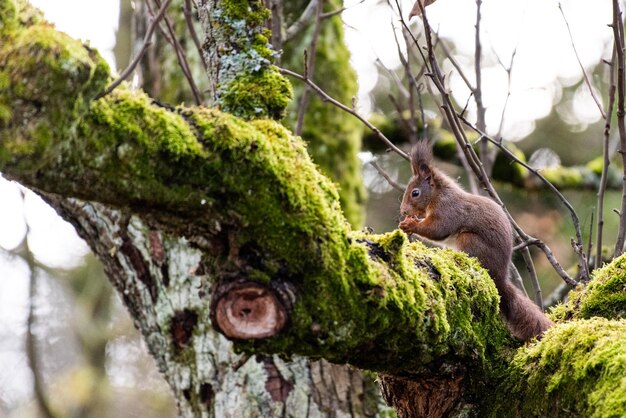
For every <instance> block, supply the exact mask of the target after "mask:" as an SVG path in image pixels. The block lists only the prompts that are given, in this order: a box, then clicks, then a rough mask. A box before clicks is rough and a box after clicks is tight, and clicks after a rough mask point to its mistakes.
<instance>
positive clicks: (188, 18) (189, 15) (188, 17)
mask: <svg viewBox="0 0 626 418" xmlns="http://www.w3.org/2000/svg"><path fill="white" fill-rule="evenodd" d="M183 13H184V14H185V22H186V23H187V28H188V29H189V34H190V35H191V39H192V40H193V43H194V45H195V46H196V49H197V50H198V55H199V56H200V61H201V62H202V66H203V67H204V69H205V70H206V68H207V63H206V60H205V59H204V52H203V51H202V42H200V38H198V33H197V32H196V28H195V26H194V24H193V12H192V5H191V0H185V6H184V8H183Z"/></svg>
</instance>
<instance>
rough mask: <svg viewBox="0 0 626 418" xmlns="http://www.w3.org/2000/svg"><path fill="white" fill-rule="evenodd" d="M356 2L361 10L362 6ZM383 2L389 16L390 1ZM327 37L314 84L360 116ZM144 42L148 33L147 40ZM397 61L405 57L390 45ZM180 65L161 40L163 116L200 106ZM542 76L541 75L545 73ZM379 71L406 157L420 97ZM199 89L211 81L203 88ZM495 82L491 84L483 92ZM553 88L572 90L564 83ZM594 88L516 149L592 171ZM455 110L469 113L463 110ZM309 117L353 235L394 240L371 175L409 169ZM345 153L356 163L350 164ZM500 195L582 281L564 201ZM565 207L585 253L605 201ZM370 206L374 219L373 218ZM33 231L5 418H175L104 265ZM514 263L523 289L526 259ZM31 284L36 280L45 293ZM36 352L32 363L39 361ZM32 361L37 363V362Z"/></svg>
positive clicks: (156, 60) (376, 112)
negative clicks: (42, 244) (590, 98)
mask: <svg viewBox="0 0 626 418" xmlns="http://www.w3.org/2000/svg"><path fill="white" fill-rule="evenodd" d="M372 1H376V0H372ZM352 3H353V6H352V7H359V5H360V3H357V2H352ZM379 3H380V4H381V5H384V4H385V3H386V2H382V1H381V2H379ZM174 4H175V10H177V11H178V13H171V15H172V16H173V17H174V16H176V19H175V20H176V22H175V23H176V24H177V25H178V26H177V27H181V26H182V24H183V23H182V21H183V19H184V16H183V14H182V12H180V11H181V10H182V4H183V2H182V1H178V2H177V1H175V2H174ZM307 4H308V1H304V0H299V1H297V2H286V3H285V16H286V19H287V23H289V22H290V21H291V22H293V21H295V19H297V17H298V16H299V11H301V10H302V9H303V8H304V7H306V5H307ZM145 5H146V3H145V1H144V0H141V1H135V2H133V3H132V4H131V2H130V1H129V0H121V1H120V10H121V13H120V18H119V30H118V33H117V44H116V47H115V49H114V53H115V57H116V60H117V67H118V68H120V69H122V68H124V67H125V66H126V65H127V63H128V61H129V57H130V56H131V55H132V54H133V52H132V51H136V49H137V44H136V41H134V39H135V35H134V31H137V26H138V25H139V26H140V25H141V22H142V17H141V16H142V15H141V13H144V14H145V13H147V12H146V10H145V9H146V8H145ZM340 7H341V2H340V1H339V0H332V1H328V2H327V3H326V6H325V9H324V12H329V11H332V10H336V9H338V8H340ZM173 10H174V9H173ZM138 14H139V17H138ZM143 18H144V19H145V16H143ZM472 18H473V17H472ZM324 25H325V26H324V32H323V33H322V35H321V36H320V39H321V41H320V44H319V45H318V46H317V47H318V49H319V55H318V56H317V59H318V63H317V65H318V66H320V67H319V68H321V69H320V71H316V74H315V75H314V77H313V78H314V80H316V81H318V82H319V83H320V84H321V85H322V86H323V87H324V88H325V89H326V90H327V91H328V93H329V94H330V95H331V96H333V97H335V98H338V99H340V100H341V101H342V102H344V103H349V102H350V100H351V98H352V97H353V96H354V95H356V94H357V92H356V89H357V83H356V78H355V74H354V72H353V71H352V70H351V69H349V68H348V67H347V63H348V60H349V51H347V50H345V49H341V48H340V49H339V50H337V49H325V44H333V43H339V44H341V45H343V32H342V31H341V30H339V29H338V26H337V25H340V21H339V20H337V19H336V20H333V21H332V23H328V24H326V23H324ZM312 30H313V25H310V26H309V27H308V28H307V29H306V31H305V32H303V33H302V34H301V35H300V36H299V37H296V38H295V39H294V40H293V41H292V43H291V44H287V45H285V47H284V55H283V56H282V57H281V60H282V64H284V65H286V66H287V65H289V68H295V69H298V70H299V71H302V65H301V63H302V62H303V61H302V60H303V56H302V50H303V49H304V48H306V47H307V45H310V40H311V38H310V37H311V33H310V32H311V31H312ZM136 33H141V30H139V31H138V32H136ZM472 36H473V34H472ZM157 39H161V38H157ZM441 42H445V43H446V45H447V48H448V49H449V50H450V51H452V53H453V54H455V43H454V40H450V39H442V40H441ZM184 47H185V49H186V50H189V54H188V55H189V57H194V56H195V57H196V58H195V59H194V58H191V60H192V64H193V65H192V67H193V68H194V69H195V70H196V71H198V74H201V73H202V70H201V68H200V65H199V60H198V59H197V55H194V53H193V45H192V44H191V42H190V41H189V40H188V42H187V43H186V44H185V45H184ZM390 48H396V46H395V45H390ZM329 51H334V52H333V53H335V54H338V55H333V54H332V53H330V52H329ZM337 51H339V52H337ZM458 54H459V59H460V60H463V59H464V60H465V61H468V62H471V59H472V57H471V56H462V53H460V52H459V53H458ZM485 54H489V52H485ZM440 60H441V61H442V62H445V60H446V57H445V56H444V55H443V54H442V56H441V57H440ZM175 61H176V60H175V59H174V57H173V56H172V54H170V53H169V52H168V50H167V45H166V44H165V42H164V41H163V40H162V39H161V40H160V41H157V42H155V43H154V45H153V49H152V50H151V52H150V53H149V54H147V55H146V57H145V59H144V62H143V63H142V66H141V69H142V70H141V76H140V78H141V83H142V85H144V87H145V88H146V89H147V90H148V91H149V92H150V93H151V95H153V97H155V98H156V99H157V100H161V101H163V102H165V103H178V102H180V101H184V102H186V103H192V102H193V100H192V99H191V96H190V91H189V90H188V89H187V85H186V83H185V82H184V80H182V78H181V75H180V72H179V71H178V68H177V65H178V64H177V63H176V62H175ZM537 65H541V62H538V63H537ZM606 67H607V66H606V64H604V63H603V62H602V61H599V62H598V63H597V65H595V66H594V67H593V68H590V69H589V72H590V77H591V78H592V80H593V81H594V85H595V87H596V88H597V90H598V91H599V92H601V93H600V94H601V95H602V96H603V97H605V98H606V92H607V91H608V77H607V68H606ZM376 68H377V71H378V74H377V77H376V80H377V81H376V84H375V86H374V87H373V89H372V90H371V91H370V92H369V96H370V98H371V100H370V102H371V109H370V110H371V116H370V119H371V120H372V121H373V122H374V123H375V124H376V125H377V126H379V127H380V128H381V129H382V130H383V131H385V133H387V134H388V136H389V137H390V138H393V139H394V141H395V142H397V143H398V144H399V145H400V146H402V147H404V148H405V149H408V147H409V146H410V144H409V141H408V140H407V137H408V136H407V132H405V130H406V129H405V126H404V125H403V124H402V123H401V122H399V120H401V119H403V118H404V119H406V118H407V113H406V112H407V107H406V100H405V99H403V97H405V93H404V92H403V89H405V88H406V86H407V84H408V80H407V78H406V74H405V72H404V70H403V69H402V68H392V69H388V68H385V67H384V66H382V65H378V66H377V67H376ZM468 68H470V67H468ZM196 79H198V80H203V79H204V78H203V77H202V76H201V75H198V76H197V77H196ZM292 81H293V80H292ZM488 82H489V81H488V80H485V83H488ZM554 83H556V84H558V83H561V82H560V81H559V80H555V81H554ZM293 84H294V87H295V88H296V98H295V100H294V105H293V106H292V109H291V111H290V114H289V116H288V117H287V119H286V121H285V124H286V125H288V126H290V127H292V128H294V129H295V127H296V125H297V115H298V110H297V104H298V103H300V102H301V99H302V94H303V91H304V90H303V88H302V85H301V84H299V83H298V82H297V81H293ZM585 88H586V86H585V85H584V82H583V81H582V79H580V80H579V81H577V82H575V83H569V82H568V83H561V84H560V85H559V86H558V89H559V90H560V94H559V95H557V99H556V100H555V101H554V103H553V106H552V109H551V111H550V112H549V114H548V115H547V116H546V117H544V118H541V119H539V120H537V121H536V123H535V127H534V129H533V130H532V131H531V132H530V133H529V134H528V135H526V136H525V137H523V138H522V139H520V140H518V141H516V142H515V144H514V145H515V146H516V147H518V148H519V150H521V151H522V152H523V153H524V155H525V156H526V158H527V159H528V158H530V156H531V155H532V154H533V153H534V152H535V151H536V150H538V149H541V148H549V149H551V150H552V151H553V155H556V156H558V159H559V164H560V165H563V166H578V165H585V164H587V163H589V161H591V160H593V159H594V158H595V157H597V156H599V155H600V154H601V150H602V131H603V129H604V121H602V120H599V121H593V122H584V121H581V119H580V118H579V117H577V114H576V111H575V106H576V102H577V100H579V99H580V95H581V91H583V90H584V89H585ZM503 94H505V92H503ZM392 99H393V100H392ZM394 100H395V103H394ZM422 100H423V102H422V105H423V107H424V108H425V114H426V115H428V117H429V131H428V136H430V137H431V138H434V139H437V138H444V137H447V136H449V133H447V132H446V130H445V126H441V125H442V123H441V119H440V117H439V116H438V112H437V108H436V103H435V101H434V100H432V99H430V98H429V96H428V95H427V94H424V95H423V96H422ZM605 100H606V99H605ZM457 104H458V106H459V107H462V106H463V105H464V103H457ZM308 106H309V107H308V113H307V114H305V119H304V125H303V128H302V131H301V132H302V136H303V138H304V139H305V140H308V141H310V142H311V154H312V155H313V158H314V159H315V161H316V162H317V163H318V164H319V165H320V166H321V168H322V170H324V171H325V172H326V173H328V174H329V175H330V176H332V177H333V178H334V179H335V181H337V182H338V184H340V185H341V186H342V187H343V191H344V193H347V195H348V196H347V197H346V196H343V195H342V199H343V202H344V205H346V207H347V215H348V217H349V219H350V221H351V222H352V224H353V225H355V226H357V227H361V226H367V227H370V228H372V229H373V230H374V231H375V232H386V231H390V230H393V229H395V228H396V226H397V223H398V221H399V213H398V207H399V202H400V200H401V197H402V192H401V191H399V190H396V189H394V188H393V187H392V186H391V185H390V184H389V183H388V182H387V181H386V180H385V179H384V178H383V177H382V176H381V175H380V174H379V173H378V172H377V171H376V170H375V169H374V168H373V167H372V166H371V165H370V164H368V163H367V162H368V161H370V160H371V159H372V158H376V160H377V161H378V163H379V164H380V166H381V167H383V169H384V170H385V171H386V172H387V173H388V174H389V175H390V176H391V177H392V178H394V179H395V180H397V181H398V182H400V183H402V184H406V182H407V181H408V179H409V177H410V170H409V166H408V164H407V163H406V162H405V161H404V160H402V159H401V158H400V157H399V156H398V155H396V154H393V153H388V152H386V151H385V150H384V147H381V143H380V142H379V141H378V140H376V139H372V138H371V137H368V132H365V129H364V128H363V126H362V125H361V124H360V123H358V122H355V121H356V120H355V119H354V118H352V117H351V116H347V115H346V114H343V113H341V111H339V110H338V109H336V108H333V107H331V105H330V104H328V103H324V102H323V101H322V100H320V99H319V98H318V97H316V96H314V95H312V94H311V97H310V98H309V103H308ZM421 129H423V125H421ZM403 130H404V131H403ZM363 135H365V136H363ZM337 138H339V140H337ZM361 141H363V148H362V149H361V154H360V157H361V158H360V160H359V159H356V151H358V150H359V149H360V147H361ZM616 148H617V140H616V139H614V138H612V155H613V157H612V163H613V164H615V165H616V166H617V168H618V169H619V168H620V167H619V165H620V162H619V158H616V157H617V153H616V152H615V150H616ZM346 152H347V153H348V155H349V158H348V159H346V158H343V157H342V155H344V153H346ZM442 155H444V154H442ZM440 164H441V166H442V167H443V169H444V170H445V171H446V172H447V173H449V174H451V175H452V176H453V177H457V178H459V180H460V181H461V182H462V183H466V181H467V178H466V174H465V173H464V172H463V170H462V169H461V168H460V166H459V164H458V163H457V162H456V161H455V159H454V152H453V153H452V154H451V155H448V156H447V157H446V158H443V159H442V161H441V162H440ZM506 167H507V165H506V164H505V169H506ZM496 187H497V189H498V191H499V192H500V193H501V196H502V198H503V200H504V201H505V202H506V203H507V206H508V208H509V210H510V211H511V212H512V214H513V216H514V217H515V218H516V219H517V221H518V222H519V223H520V225H521V226H522V227H523V228H524V229H525V230H526V231H527V232H528V233H529V234H530V235H533V236H537V237H539V238H541V239H542V240H543V241H545V242H546V243H547V244H548V245H549V246H550V247H551V248H552V249H553V251H554V253H555V255H556V257H557V258H558V259H559V260H560V262H561V264H562V265H564V266H566V267H571V268H574V266H575V263H576V257H575V254H574V253H573V251H572V249H571V246H570V238H571V237H572V236H573V234H574V232H573V228H572V223H571V220H570V219H569V216H568V214H567V213H566V211H565V210H564V208H563V205H562V203H561V202H560V201H559V200H558V199H557V198H556V197H555V196H554V194H552V193H550V192H547V191H546V190H544V189H541V188H536V187H535V188H526V187H519V185H515V184H513V183H511V182H498V183H496ZM564 194H565V196H566V198H567V199H568V200H569V201H570V202H571V203H572V205H573V206H574V207H575V208H576V210H577V212H578V215H579V218H580V219H581V223H582V225H581V226H582V229H583V232H584V240H585V243H586V242H587V240H588V239H589V229H590V224H591V216H592V213H593V211H594V207H595V204H596V190H592V189H587V188H576V187H574V188H570V189H568V190H565V191H564ZM366 196H367V197H366ZM620 200H621V194H620V193H619V192H618V191H615V190H610V191H608V192H607V194H606V203H605V213H604V219H605V243H606V244H607V245H611V244H613V242H614V237H615V234H616V231H617V226H618V217H617V216H616V215H615V213H614V212H613V209H614V208H617V207H619V205H620ZM346 202H349V203H346ZM363 203H364V209H363V207H362V206H361V205H362V204H363ZM596 216H597V214H596ZM16 222H18V221H16ZM26 230H28V229H26ZM26 230H25V233H24V236H23V239H21V241H20V243H19V244H18V245H17V246H14V247H13V248H7V249H5V250H3V251H1V252H0V265H2V266H5V267H3V268H2V275H1V276H0V277H2V280H3V281H5V283H6V281H20V282H24V283H28V285H29V286H30V285H31V284H33V283H36V287H35V288H33V291H32V292H31V293H32V294H31V295H30V299H29V301H28V304H27V306H21V308H20V309H18V310H17V311H16V312H13V313H12V314H11V315H8V316H6V317H5V318H0V370H1V371H0V418H2V417H11V418H17V417H38V416H46V417H94V418H96V417H98V418H100V417H134V416H136V417H174V416H176V410H175V403H174V401H173V399H172V398H171V395H170V393H169V389H168V388H167V386H166V384H165V383H164V381H163V379H162V378H161V377H160V376H159V373H158V371H157V370H156V369H155V366H154V362H153V360H152V358H151V357H150V355H149V354H148V353H147V352H146V350H145V346H144V344H143V343H142V341H141V338H140V336H139V335H138V333H137V332H136V330H135V329H134V327H133V324H132V321H131V319H130V318H129V316H128V314H127V312H126V311H125V309H124V307H123V306H122V304H121V302H120V301H119V298H118V297H117V295H116V294H115V293H114V292H113V290H112V289H111V286H110V284H109V282H108V281H107V279H106V277H105V276H104V274H103V272H102V269H101V268H100V266H99V263H98V261H97V260H96V259H95V258H94V257H93V256H92V255H90V254H87V255H84V256H81V258H80V260H79V261H75V262H74V263H73V266H70V267H63V268H60V267H55V266H50V265H46V263H45V262H43V261H41V260H39V259H38V257H37V256H36V255H34V253H33V251H32V250H31V248H30V247H29V245H28V235H29V234H27V233H26ZM54 245H58V246H63V245H64V242H62V241H58V242H57V243H56V244H54ZM533 256H534V259H535V262H536V267H537V270H538V276H539V278H540V283H541V286H542V289H543V292H544V296H547V295H549V294H550V293H551V291H552V290H554V289H555V288H556V287H557V286H558V285H559V284H560V283H561V281H560V279H559V278H558V276H557V275H556V273H554V271H553V270H552V268H551V266H550V265H549V264H548V263H547V261H546V260H545V258H544V257H543V256H542V255H541V254H539V253H538V252H536V251H535V250H533ZM515 261H516V263H518V268H519V270H520V272H522V275H523V276H524V271H525V269H524V267H523V265H522V264H521V260H517V259H516V260H515ZM33 278H36V280H34V281H33ZM22 287H23V288H24V286H22ZM26 287H28V286H26ZM22 294H24V292H22ZM5 297H7V296H5ZM0 300H2V299H1V296H0ZM31 304H32V306H33V312H32V315H30V317H31V318H32V319H33V321H32V326H31V325H29V320H28V318H29V309H28V306H30V305H31ZM29 336H30V337H29ZM29 346H30V348H31V352H30V354H29V350H28V349H27V348H28V347H29ZM33 349H34V350H33ZM32 356H35V358H34V359H33V358H30V360H29V357H32ZM33 366H34V367H35V368H36V369H35V370H33ZM29 369H30V370H29ZM38 384H39V385H41V387H43V390H44V392H45V395H46V396H45V397H46V398H47V399H48V400H49V405H45V406H44V407H43V408H42V407H41V400H40V399H39V400H38V397H37V389H36V388H37V385H38Z"/></svg>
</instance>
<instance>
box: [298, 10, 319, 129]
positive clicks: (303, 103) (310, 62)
mask: <svg viewBox="0 0 626 418" xmlns="http://www.w3.org/2000/svg"><path fill="white" fill-rule="evenodd" d="M322 10H324V0H318V1H317V9H316V11H315V12H316V15H315V16H316V17H315V28H314V29H313V36H312V37H311V43H310V45H309V49H308V57H307V55H305V56H304V59H305V61H306V62H305V64H304V68H305V69H307V68H308V71H305V72H304V73H305V74H306V76H307V78H310V79H313V75H314V73H315V58H316V56H317V41H318V40H319V37H320V30H321V29H322V18H321V15H322ZM308 107H309V89H308V88H305V89H303V91H302V97H300V103H298V118H297V121H296V129H295V134H296V135H301V134H302V129H303V127H304V116H305V114H306V110H307V108H308Z"/></svg>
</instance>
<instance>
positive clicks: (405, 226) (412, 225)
mask: <svg viewBox="0 0 626 418" xmlns="http://www.w3.org/2000/svg"><path fill="white" fill-rule="evenodd" d="M419 223H420V221H419V220H418V219H417V218H415V217H414V216H407V217H406V218H404V219H403V220H402V221H401V222H400V223H399V224H398V228H400V229H401V230H403V231H404V232H406V233H407V234H410V233H413V232H415V231H416V229H417V224H419Z"/></svg>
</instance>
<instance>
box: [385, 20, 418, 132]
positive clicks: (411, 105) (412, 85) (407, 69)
mask: <svg viewBox="0 0 626 418" xmlns="http://www.w3.org/2000/svg"><path fill="white" fill-rule="evenodd" d="M391 27H392V32H393V38H394V40H395V42H396V52H397V54H398V58H399V59H400V63H401V64H402V68H403V69H404V74H405V76H406V78H407V80H408V82H409V88H408V89H407V90H408V97H407V101H408V103H407V107H408V110H409V118H410V121H411V123H410V124H408V126H409V140H410V142H411V143H415V142H416V141H417V119H416V118H415V97H414V93H415V92H416V91H417V86H416V81H415V78H414V77H413V73H412V72H411V66H410V64H409V60H408V54H407V57H405V56H404V54H403V53H402V50H401V49H400V41H398V36H397V35H396V30H395V29H396V28H395V26H394V24H393V22H392V23H391ZM403 38H404V35H403ZM404 39H405V42H406V38H404ZM402 120H404V117H402Z"/></svg>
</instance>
